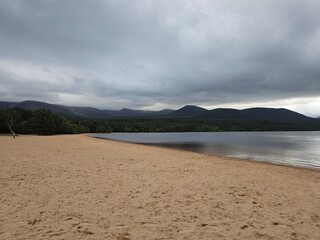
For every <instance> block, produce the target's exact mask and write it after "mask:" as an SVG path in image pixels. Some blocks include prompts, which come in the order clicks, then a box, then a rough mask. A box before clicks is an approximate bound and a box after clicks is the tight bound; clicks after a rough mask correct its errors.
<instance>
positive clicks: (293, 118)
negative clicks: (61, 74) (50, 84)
mask: <svg viewBox="0 0 320 240" xmlns="http://www.w3.org/2000/svg"><path fill="white" fill-rule="evenodd" d="M13 107H17V108H23V109H27V110H31V111H35V110H38V109H42V108H44V109H49V110H51V111H52V112H53V113H55V114H58V115H60V116H68V117H74V118H96V119H108V118H148V117H152V118H155V117H162V118H163V117H164V118H198V119H209V120H244V121H250V120H252V121H274V122H320V120H319V119H318V118H311V117H307V116H305V115H302V114H300V113H297V112H294V111H291V110H288V109H284V108H248V109H244V110H237V109H232V108H218V109H213V110H207V109H205V108H201V107H198V106H194V105H186V106H184V107H182V108H180V109H178V110H171V109H164V110H161V111H143V110H133V109H128V108H123V109H121V110H119V111H116V110H100V109H97V108H92V107H69V106H63V105H56V104H49V103H45V102H37V101H24V102H0V109H6V108H13Z"/></svg>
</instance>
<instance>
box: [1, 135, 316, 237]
mask: <svg viewBox="0 0 320 240" xmlns="http://www.w3.org/2000/svg"><path fill="white" fill-rule="evenodd" d="M0 150H1V153H0V188H1V191H0V239H118V240H119V239H122V240H124V239H299V240H300V239H315V240H318V239H320V171H319V170H308V169H299V168H294V167H285V166H277V165H272V164H264V163H259V162H250V161H244V160H237V159H231V158H221V157H213V156H206V155H202V154H197V153H191V152H183V151H179V150H173V149H164V148H157V147H151V146H143V145H137V144H130V143H120V142H113V141H107V140H100V139H93V138H90V137H87V136H85V135H73V136H70V135H66V136H49V137H40V136H19V137H17V138H16V139H13V138H11V137H9V136H0Z"/></svg>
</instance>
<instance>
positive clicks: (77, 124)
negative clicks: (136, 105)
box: [0, 108, 320, 135]
mask: <svg viewBox="0 0 320 240" xmlns="http://www.w3.org/2000/svg"><path fill="white" fill-rule="evenodd" d="M10 128H12V131H13V132H15V133H17V134H39V135H53V134H77V133H88V132H90V133H110V132H220V131H320V121H315V122H308V123H305V122H271V121H248V120H212V119H200V118H161V117H158V118H138V119H136V118H121V119H101V120H97V119H69V118H66V117H61V116H58V115H55V114H53V113H52V112H51V111H50V110H45V109H40V110H37V111H34V112H32V111H28V110H24V109H19V108H12V109H7V110H0V132H1V133H10V132H11V131H10Z"/></svg>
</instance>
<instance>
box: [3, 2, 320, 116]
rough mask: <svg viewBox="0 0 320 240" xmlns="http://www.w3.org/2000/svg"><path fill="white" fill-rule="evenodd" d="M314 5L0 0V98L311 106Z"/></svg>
mask: <svg viewBox="0 0 320 240" xmlns="http://www.w3.org/2000/svg"><path fill="white" fill-rule="evenodd" d="M319 12H320V2H319V1H317V0H304V1H302V0H301V1H299V0H297V1H291V0H282V1H276V0H262V1H254V0H252V1H234V0H210V1H209V0H208V1H206V0H200V1H199V0H189V1H188V0H187V1H185V0H183V1H182V0H181V1H178V0H161V1H160V0H155V1H148V0H137V1H129V0H118V1H111V0H110V1H108V0H106V1H102V0H101V1H99V0H93V1H86V0H66V1H62V0H56V1H42V0H28V1H25V0H10V1H1V2H0V52H1V55H0V84H1V88H0V96H1V97H0V100H7V101H8V100H9V101H10V100H12V101H20V100H27V99H33V100H41V101H47V102H53V103H61V104H66V105H76V106H94V107H99V108H109V109H119V108H122V107H130V108H140V109H160V108H166V107H179V106H181V105H185V104H196V105H200V106H206V107H212V108H214V107H217V106H235V107H237V106H238V107H241V106H246V105H255V106H258V105H268V106H279V107H281V106H286V107H291V108H292V109H295V110H300V111H302V112H305V113H310V114H313V115H317V114H319V115H320V100H319V98H320V66H319V63H320V44H319V43H320V15H319ZM316 108H318V110H317V109H316ZM317 111H318V112H317Z"/></svg>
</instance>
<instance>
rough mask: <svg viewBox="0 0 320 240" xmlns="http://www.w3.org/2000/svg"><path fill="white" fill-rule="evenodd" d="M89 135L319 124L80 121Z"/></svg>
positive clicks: (318, 127) (316, 127) (317, 127)
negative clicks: (90, 133)
mask: <svg viewBox="0 0 320 240" xmlns="http://www.w3.org/2000/svg"><path fill="white" fill-rule="evenodd" d="M81 123H82V124H83V125H84V126H86V127H88V129H89V131H90V132H92V133H95V132H101V133H108V132H231V131H237V132H239V131H320V121H319V122H317V123H316V122H315V123H310V122H308V123H305V122H272V121H248V120H212V119H199V118H140V119H133V118H131V119H128V118H126V119H104V120H83V121H81Z"/></svg>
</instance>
